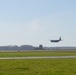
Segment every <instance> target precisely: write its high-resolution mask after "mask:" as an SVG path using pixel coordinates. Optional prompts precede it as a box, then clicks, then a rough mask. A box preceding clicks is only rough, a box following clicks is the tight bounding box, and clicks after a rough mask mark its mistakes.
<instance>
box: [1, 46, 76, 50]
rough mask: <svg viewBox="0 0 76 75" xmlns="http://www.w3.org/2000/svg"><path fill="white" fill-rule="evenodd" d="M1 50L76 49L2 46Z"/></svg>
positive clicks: (69, 48) (71, 48) (70, 48)
mask: <svg viewBox="0 0 76 75" xmlns="http://www.w3.org/2000/svg"><path fill="white" fill-rule="evenodd" d="M0 50H76V47H43V45H39V46H38V47H34V46H32V45H21V46H17V45H13V46H12V45H9V46H0Z"/></svg>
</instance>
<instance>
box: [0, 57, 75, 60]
mask: <svg viewBox="0 0 76 75" xmlns="http://www.w3.org/2000/svg"><path fill="white" fill-rule="evenodd" d="M63 58H76V56H42V57H41V56H37V57H0V60H6V59H10V60H11V59H63Z"/></svg>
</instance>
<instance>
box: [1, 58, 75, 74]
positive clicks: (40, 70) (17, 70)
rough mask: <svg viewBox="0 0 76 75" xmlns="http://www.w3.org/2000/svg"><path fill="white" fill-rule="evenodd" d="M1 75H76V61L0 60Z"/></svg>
mask: <svg viewBox="0 0 76 75" xmlns="http://www.w3.org/2000/svg"><path fill="white" fill-rule="evenodd" d="M0 75H76V59H27V60H0Z"/></svg>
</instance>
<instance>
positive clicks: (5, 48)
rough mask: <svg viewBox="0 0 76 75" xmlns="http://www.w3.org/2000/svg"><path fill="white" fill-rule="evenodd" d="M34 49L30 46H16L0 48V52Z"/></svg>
mask: <svg viewBox="0 0 76 75" xmlns="http://www.w3.org/2000/svg"><path fill="white" fill-rule="evenodd" d="M34 49H35V47H33V46H31V45H21V46H17V45H14V46H12V45H9V46H0V50H34Z"/></svg>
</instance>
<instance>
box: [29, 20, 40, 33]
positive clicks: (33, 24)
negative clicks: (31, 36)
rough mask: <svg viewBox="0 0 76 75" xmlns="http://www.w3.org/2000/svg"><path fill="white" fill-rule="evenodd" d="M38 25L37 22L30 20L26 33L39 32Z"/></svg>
mask: <svg viewBox="0 0 76 75" xmlns="http://www.w3.org/2000/svg"><path fill="white" fill-rule="evenodd" d="M39 28H40V24H39V22H38V21H37V20H32V21H30V22H29V24H28V31H30V32H37V31H39Z"/></svg>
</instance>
